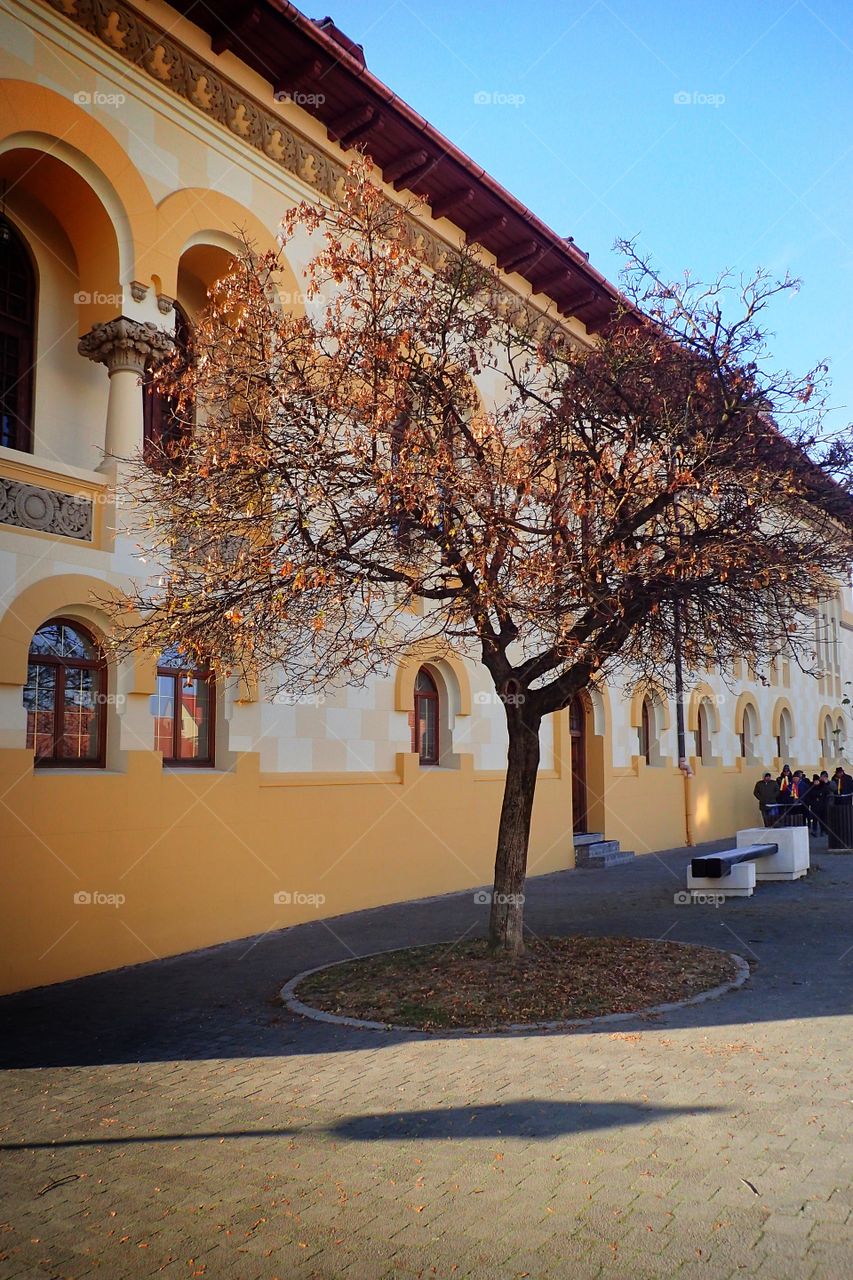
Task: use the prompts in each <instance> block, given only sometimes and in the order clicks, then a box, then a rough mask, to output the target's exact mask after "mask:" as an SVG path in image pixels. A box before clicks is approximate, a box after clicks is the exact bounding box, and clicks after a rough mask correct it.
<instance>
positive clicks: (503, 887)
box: [489, 705, 540, 955]
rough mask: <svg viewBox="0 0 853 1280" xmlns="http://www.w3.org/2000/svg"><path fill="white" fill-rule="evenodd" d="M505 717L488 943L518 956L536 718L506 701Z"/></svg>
mask: <svg viewBox="0 0 853 1280" xmlns="http://www.w3.org/2000/svg"><path fill="white" fill-rule="evenodd" d="M506 718H507V728H508V730H509V751H508V753H507V767H506V783H505V785H504V796H503V804H502V806H501V821H500V826H499V828H498V848H497V854H496V857H495V886H494V891H493V893H492V911H491V916H490V918H489V945H490V947H491V948H492V949H493V950H495V951H506V952H509V953H510V954H511V955H520V954H521V953H522V951H523V950H524V939H523V937H522V927H523V923H524V880H525V876H526V874H527V846H528V842H529V840H530V818H531V815H532V813H533V797H534V794H535V792H536V771H537V769H538V767H539V724H540V721H539V719H538V718H537V719H535V720H533V719H531V718H530V717H525V716H524V714H523V708H519V707H517V706H514V707H513V706H509V705H506Z"/></svg>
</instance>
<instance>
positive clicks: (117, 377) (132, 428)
mask: <svg viewBox="0 0 853 1280" xmlns="http://www.w3.org/2000/svg"><path fill="white" fill-rule="evenodd" d="M174 348H175V342H174V339H173V338H172V337H170V336H169V334H168V333H165V332H164V331H163V330H162V329H158V327H157V325H155V324H151V323H150V322H147V321H146V322H145V323H142V322H140V321H139V320H129V319H128V318H127V316H118V318H117V319H115V320H109V321H107V323H106V324H96V325H95V326H94V328H93V329H90V330H89V332H88V333H87V334H84V335H83V337H82V338H81V339H80V341H79V342H78V344H77V350H78V351H79V352H80V355H81V356H87V357H88V358H89V359H90V360H95V361H97V362H98V363H99V364H105V365H106V366H107V371H108V372H109V375H110V395H109V400H108V402H107V427H106V434H105V438H104V455H105V456H104V463H105V464H109V463H110V461H111V460H114V459H123V458H134V457H136V456H137V455H138V454H139V452H140V451H141V449H142V435H143V419H142V390H141V387H140V380H141V378H142V376H143V374H145V373H146V372H147V371H148V370H149V369H152V368H154V367H155V366H156V365H157V364H159V363H160V362H161V361H162V360H164V359H166V357H167V356H169V355H171V353H172V351H173V350H174Z"/></svg>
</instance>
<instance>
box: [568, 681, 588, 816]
mask: <svg viewBox="0 0 853 1280" xmlns="http://www.w3.org/2000/svg"><path fill="white" fill-rule="evenodd" d="M569 734H570V737H571V744H572V820H573V823H572V825H573V828H574V830H575V832H576V833H577V834H578V835H582V834H583V833H584V832H585V831H586V829H587V825H586V824H587V796H586V713H585V711H584V707H583V703H582V702H581V700H580V698H573V699H572V701H571V704H570V705H569Z"/></svg>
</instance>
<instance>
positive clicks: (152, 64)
mask: <svg viewBox="0 0 853 1280" xmlns="http://www.w3.org/2000/svg"><path fill="white" fill-rule="evenodd" d="M44 3H45V4H47V5H48V6H49V7H50V8H51V9H54V10H55V11H56V12H57V13H60V14H62V16H63V17H64V18H67V19H68V21H70V22H73V23H75V24H76V25H77V26H78V27H82V28H83V30H84V31H88V32H89V34H90V35H93V36H94V37H95V38H96V39H98V40H101V41H102V42H103V43H104V44H105V45H107V46H108V47H109V48H110V49H111V50H112V51H113V52H114V53H117V54H118V55H119V56H120V57H122V58H126V59H127V60H128V61H129V62H131V63H133V65H134V66H135V67H137V68H139V69H140V70H142V71H145V72H146V73H147V74H148V75H149V76H151V78H152V79H154V80H156V82H157V83H158V84H159V85H161V86H163V87H165V88H167V89H171V90H172V92H173V93H176V94H178V95H179V96H180V97H182V98H183V99H185V101H187V102H189V103H190V105H191V106H193V107H194V108H195V109H196V110H197V111H201V112H202V113H203V114H204V115H206V116H207V117H208V118H209V119H211V120H215V121H216V122H217V123H218V124H220V125H222V126H223V127H224V128H225V129H227V130H228V131H229V132H230V133H232V134H234V135H235V136H236V137H237V138H239V140H240V142H242V143H244V144H245V145H246V146H249V147H253V148H254V149H255V150H256V151H260V152H261V153H262V154H263V155H265V156H266V157H267V159H269V160H272V161H273V162H274V163H275V164H278V165H280V166H281V167H282V168H283V169H286V170H287V171H288V172H289V173H292V174H293V175H294V176H295V177H297V178H298V179H299V180H300V181H301V182H304V183H306V184H307V185H308V186H310V187H313V188H314V189H315V190H316V191H318V192H320V194H321V195H322V196H324V197H325V199H327V200H330V201H333V202H336V201H337V200H338V199H339V198H340V193H341V188H342V184H343V180H344V176H345V173H346V166H345V165H344V164H342V163H340V162H339V161H337V160H335V159H333V158H332V157H331V156H330V155H328V154H327V153H326V152H325V151H324V150H323V149H322V148H320V147H318V146H317V145H316V144H315V143H313V142H311V141H309V140H308V138H306V137H305V136H304V135H303V134H301V133H299V132H298V131H297V130H296V129H294V128H293V127H292V126H291V125H289V124H286V123H285V121H284V120H283V119H281V117H280V116H277V115H276V114H275V113H274V112H272V111H269V110H268V109H267V108H265V107H264V106H263V104H262V103H260V102H259V101H258V100H257V99H256V98H253V97H251V96H250V95H249V94H247V93H246V92H245V90H243V89H242V88H241V87H240V86H239V85H237V84H235V83H234V82H233V81H232V80H229V79H227V78H226V77H225V76H223V75H222V74H221V73H220V72H219V71H218V70H217V69H216V68H214V67H212V66H210V65H209V64H208V63H206V62H204V61H203V60H202V59H201V58H199V57H198V56H197V55H196V54H195V53H193V52H192V51H191V50H189V49H187V48H186V47H185V46H184V45H182V44H181V43H180V42H179V41H177V40H176V39H175V38H174V36H172V35H171V34H170V33H169V32H167V31H164V30H163V29H162V28H161V27H158V26H156V25H155V24H154V23H153V22H149V20H148V19H147V18H145V17H143V16H142V15H141V14H140V13H137V12H136V10H135V9H132V8H130V7H129V6H128V5H126V4H123V3H122V2H121V0H44ZM407 222H408V229H407V237H408V240H409V243H410V244H411V246H412V247H413V248H414V249H415V250H416V251H417V253H418V254H419V255H420V257H421V258H422V259H423V261H424V262H426V263H427V264H428V265H429V266H430V267H432V268H433V270H439V269H440V268H441V266H442V264H443V263H444V261H445V260H446V257H447V253H448V248H449V246H448V243H447V241H446V240H443V239H442V238H441V237H440V236H439V235H437V234H436V233H435V232H434V231H432V230H430V229H429V228H428V227H426V226H425V225H424V224H423V223H422V222H420V221H418V220H417V219H416V218H414V217H412V216H409V218H408V219H407ZM499 292H500V297H499V298H498V299H496V301H497V302H498V304H499V305H500V306H501V308H502V310H503V311H504V313H505V314H506V315H507V316H513V315H518V316H519V318H521V317H524V318H525V320H526V323H527V324H533V325H537V324H538V325H539V326H540V333H541V334H542V335H544V334H545V333H546V332H547V331H549V330H551V329H553V328H554V327H555V326H556V327H557V328H559V329H561V330H563V331H564V332H565V326H564V325H563V324H562V322H561V321H560V319H559V318H557V317H555V316H553V315H549V316H545V315H544V314H543V313H542V311H541V310H539V308H538V307H534V306H533V305H532V304H531V303H530V302H528V301H527V300H526V299H522V298H521V297H520V295H518V294H517V293H515V292H514V291H512V290H511V289H509V288H506V287H500V289H499ZM158 306H160V300H159V299H158ZM160 310H161V311H162V310H163V308H162V306H160Z"/></svg>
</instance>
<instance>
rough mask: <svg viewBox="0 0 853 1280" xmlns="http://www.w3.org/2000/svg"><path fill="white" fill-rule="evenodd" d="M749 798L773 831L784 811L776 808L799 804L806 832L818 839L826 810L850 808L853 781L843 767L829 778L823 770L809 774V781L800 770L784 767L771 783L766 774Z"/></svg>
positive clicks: (770, 774) (769, 777)
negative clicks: (804, 820) (802, 812)
mask: <svg viewBox="0 0 853 1280" xmlns="http://www.w3.org/2000/svg"><path fill="white" fill-rule="evenodd" d="M752 794H753V795H754V796H755V798H756V800H757V801H758V807H759V809H760V810H761V817H762V819H763V820H764V825H765V827H772V826H773V825H774V824H775V823H776V822H778V821H779V818H780V816H782V817H784V812H785V811H784V810H780V809H779V808H778V807H777V806H779V805H790V804H800V805H802V806H803V810H804V812H805V816H806V819H807V821H808V824H809V829H810V830H811V832H812V834H813V835H818V834H819V833H820V832H821V831H822V830H823V829H824V825H825V822H826V810H827V808H828V806H829V804H830V801H832V803H833V804H853V777H851V776H850V774H849V773H846V772H845V770H844V767H843V765H839V766H838V768H837V769H836V770H835V773H834V774H833V775H832V777H831V778H830V776H829V774H828V773H827V771H826V769H823V770H822V771H821V772H820V773H814V774H812V777H811V781H809V778H808V776H807V774H805V773H804V772H803V770H802V769H794V771H793V772H791V766H790V765H789V764H786V765H785V766H784V768H783V769H782V772H781V773H780V774H779V776H778V778H776V779H775V780H774V778H773V774H772V773H770V772H769V771H768V772H767V773H765V774H764V777H763V778H762V779H761V781H760V782H756V784H755V786H754V788H753V791H752Z"/></svg>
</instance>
